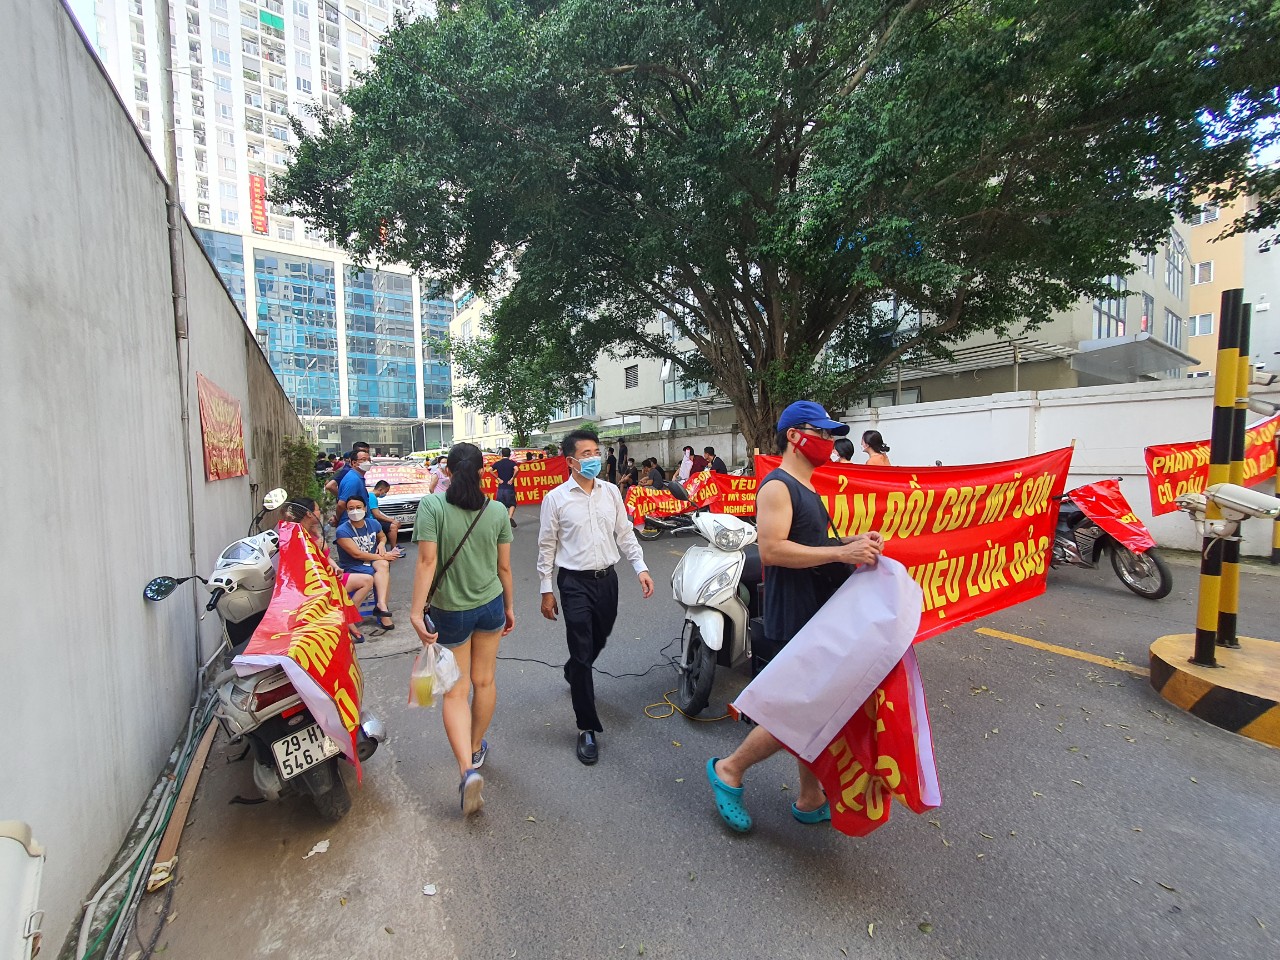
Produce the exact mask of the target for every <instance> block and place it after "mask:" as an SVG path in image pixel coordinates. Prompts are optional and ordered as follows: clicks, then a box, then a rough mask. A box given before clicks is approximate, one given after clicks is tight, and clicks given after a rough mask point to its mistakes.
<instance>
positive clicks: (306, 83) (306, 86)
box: [298, 77, 311, 93]
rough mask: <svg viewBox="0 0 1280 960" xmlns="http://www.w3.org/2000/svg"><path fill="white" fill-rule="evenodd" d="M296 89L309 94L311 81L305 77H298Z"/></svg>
mask: <svg viewBox="0 0 1280 960" xmlns="http://www.w3.org/2000/svg"><path fill="white" fill-rule="evenodd" d="M298 89H299V90H300V91H302V92H303V93H310V92H311V81H310V80H308V79H306V78H305V77H298Z"/></svg>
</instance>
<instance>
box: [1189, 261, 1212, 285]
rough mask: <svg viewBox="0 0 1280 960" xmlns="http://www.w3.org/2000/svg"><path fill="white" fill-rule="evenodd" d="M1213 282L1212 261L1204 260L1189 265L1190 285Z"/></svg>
mask: <svg viewBox="0 0 1280 960" xmlns="http://www.w3.org/2000/svg"><path fill="white" fill-rule="evenodd" d="M1200 283H1213V261H1212V260H1204V261H1201V262H1200V263H1197V264H1195V265H1193V266H1192V267H1191V285H1192V286H1195V285H1196V284H1200Z"/></svg>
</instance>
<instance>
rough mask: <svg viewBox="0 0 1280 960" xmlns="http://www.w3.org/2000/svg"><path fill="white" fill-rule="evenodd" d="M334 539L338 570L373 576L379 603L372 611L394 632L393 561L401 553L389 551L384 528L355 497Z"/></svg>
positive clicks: (380, 623)
mask: <svg viewBox="0 0 1280 960" xmlns="http://www.w3.org/2000/svg"><path fill="white" fill-rule="evenodd" d="M335 536H336V538H337V547H338V567H339V568H340V569H342V570H343V571H345V572H347V573H360V574H366V575H368V576H371V577H373V589H374V595H375V597H376V599H377V601H378V606H376V607H374V609H373V616H374V619H375V621H376V622H377V624H378V626H380V627H381V628H382V629H383V630H394V629H395V623H393V622H392V620H391V562H392V561H393V560H397V559H399V557H400V553H399V551H393V550H390V549H388V548H387V538H386V534H384V533H383V532H382V525H381V524H380V523H378V521H377V520H374V519H373V518H372V517H370V516H368V508H367V507H366V506H365V505H364V503H362V502H361V501H359V500H357V499H355V498H354V497H353V498H351V500H349V501H348V502H347V512H346V516H345V517H344V518H343V520H342V522H341V523H339V524H338V529H337V532H336V534H335Z"/></svg>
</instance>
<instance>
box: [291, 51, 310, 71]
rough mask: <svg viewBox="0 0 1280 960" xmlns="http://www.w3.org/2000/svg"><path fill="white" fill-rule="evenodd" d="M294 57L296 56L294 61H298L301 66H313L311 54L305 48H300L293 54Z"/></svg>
mask: <svg viewBox="0 0 1280 960" xmlns="http://www.w3.org/2000/svg"><path fill="white" fill-rule="evenodd" d="M293 58H294V61H295V62H296V63H297V65H298V66H300V67H309V66H311V54H309V53H307V52H305V51H303V50H299V51H298V52H297V53H295V54H294V55H293Z"/></svg>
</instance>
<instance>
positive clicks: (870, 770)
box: [805, 467, 942, 837]
mask: <svg viewBox="0 0 1280 960" xmlns="http://www.w3.org/2000/svg"><path fill="white" fill-rule="evenodd" d="M875 469H877V470H880V469H884V468H883V467H876V468H875ZM805 765H806V766H807V767H808V768H809V769H810V770H812V771H813V772H814V774H815V775H816V776H817V778H818V779H819V780H820V781H822V789H823V791H824V792H825V793H826V795H827V802H828V803H830V804H831V826H833V827H834V828H835V829H837V830H839V831H840V832H841V833H846V834H849V835H850V836H854V837H865V836H866V835H867V834H869V833H870V832H871V831H872V830H874V829H876V828H877V827H879V826H881V825H882V824H884V822H885V821H887V820H888V819H889V811H890V808H891V806H892V801H893V800H897V801H898V802H899V803H901V804H903V805H904V806H906V807H908V808H910V809H911V810H913V811H914V812H916V813H924V812H925V811H926V810H932V809H934V808H935V807H938V806H940V805H941V803H942V795H941V792H940V790H939V786H938V771H937V767H936V764H935V761H934V756H933V736H932V733H931V732H930V729H929V714H928V711H927V710H926V708H925V701H924V687H923V685H922V684H921V682H920V671H919V669H918V667H917V666H916V661H915V653H914V652H913V651H910V650H909V651H907V656H906V657H904V658H903V659H902V660H901V661H899V662H898V664H897V665H896V666H894V668H893V669H892V670H890V671H889V675H888V676H887V677H885V678H884V680H883V681H881V683H880V686H879V687H878V688H877V689H876V691H875V693H873V694H872V695H871V696H870V697H869V698H868V699H867V702H866V703H864V704H863V705H862V707H861V709H859V710H858V711H857V712H856V713H854V715H853V716H852V717H851V718H850V720H849V722H848V723H846V724H845V725H844V728H843V729H842V730H841V731H840V735H839V736H837V737H836V738H835V739H834V740H832V741H831V744H830V745H829V746H828V747H827V748H826V749H825V750H823V751H822V753H820V754H819V755H818V757H817V759H815V760H814V761H813V762H812V763H806V764H805Z"/></svg>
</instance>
